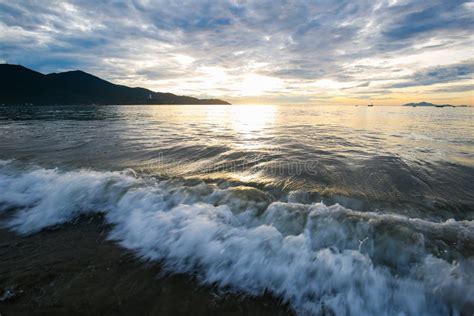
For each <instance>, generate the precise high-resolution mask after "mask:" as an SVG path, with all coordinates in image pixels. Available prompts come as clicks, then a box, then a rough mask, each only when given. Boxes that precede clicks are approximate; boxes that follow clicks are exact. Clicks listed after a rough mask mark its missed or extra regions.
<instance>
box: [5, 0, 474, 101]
mask: <svg viewBox="0 0 474 316" xmlns="http://www.w3.org/2000/svg"><path fill="white" fill-rule="evenodd" d="M0 62H8V63H13V64H22V65H24V66H26V67H30V68H32V69H35V70H37V71H40V72H43V73H50V72H60V71H67V70H75V69H81V70H84V71H86V72H89V73H92V74H94V75H96V76H99V77H101V78H103V79H106V80H109V81H112V82H114V83H117V84H124V85H128V86H140V87H145V88H148V89H151V90H154V91H160V92H172V93H176V94H180V95H189V96H195V97H216V98H221V99H225V100H227V101H230V102H232V103H262V104H297V103H298V104H317V105H324V104H367V103H374V104H377V105H396V104H403V103H406V102H419V101H429V102H433V103H451V104H457V105H459V104H468V105H474V1H458V0H439V1H438V0H432V1H430V0H424V1H423V0H422V1H415V0H360V1H355V0H348V1H346V0H339V1H338V0H312V1H306V0H301V1H280V0H256V1H240V0H229V1H219V0H194V1H180V0H175V1H151V0H135V1H96V0H78V1H54V0H43V1H41V0H38V1H33V0H31V1H27V0H23V1H11V0H0Z"/></svg>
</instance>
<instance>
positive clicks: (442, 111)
mask: <svg viewBox="0 0 474 316" xmlns="http://www.w3.org/2000/svg"><path fill="white" fill-rule="evenodd" d="M0 215H1V220H2V222H1V224H2V229H3V230H7V231H9V232H10V233H13V234H14V235H15V236H17V238H19V239H18V240H20V241H21V242H22V243H23V244H25V243H26V244H27V243H28V240H29V239H28V238H29V237H31V236H36V237H34V238H47V236H49V235H48V234H52V233H54V234H55V235H54V236H56V237H55V239H54V242H55V243H61V242H62V240H63V239H62V237H61V236H62V234H66V233H67V231H68V230H71V229H74V226H75V225H76V224H77V225H81V226H80V227H81V228H80V229H81V230H87V225H89V224H88V222H87V221H86V222H85V224H84V218H91V217H94V218H99V219H95V220H94V221H97V220H98V221H100V223H101V224H100V225H102V226H103V227H104V238H105V239H107V240H108V241H109V242H112V243H114V244H116V245H117V246H118V247H119V248H120V249H123V251H124V252H130V253H132V254H133V257H134V260H136V261H137V262H139V264H141V265H143V266H144V269H146V265H148V264H150V263H156V264H160V265H161V267H162V269H163V271H164V272H163V273H165V274H167V275H174V274H176V275H184V276H189V278H192V279H193V280H196V282H197V284H199V286H201V285H202V286H210V287H212V288H213V289H214V291H216V293H230V294H229V295H241V296H244V297H252V298H256V299H257V300H258V298H259V297H263V296H267V295H270V296H271V297H273V298H275V299H276V300H277V301H278V302H280V303H281V304H284V305H285V306H288V309H289V310H288V312H289V313H294V314H296V315H472V313H473V312H474V108H471V107H465V108H433V107H403V106H375V107H367V106H357V107H356V106H309V105H306V106H303V105H294V106H293V105H155V106H150V105H130V106H41V107H40V106H2V107H0ZM90 225H93V224H90ZM42 236H43V237H42ZM78 236H81V235H80V232H79V234H78ZM15 238H16V237H15ZM25 238H26V239H25ZM79 239H80V237H79ZM44 240H46V239H44ZM47 240H48V242H51V241H49V240H50V239H47ZM0 241H1V240H0ZM44 243H46V241H43V242H40V243H39V244H44ZM2 245H4V246H2V247H7V249H9V248H8V247H9V245H6V246H5V243H3V244H2ZM0 246H1V245H0ZM0 248H1V247H0ZM79 248H80V243H79ZM15 249H16V248H15ZM12 251H13V250H10V254H11V252H12ZM31 251H32V252H34V251H35V250H34V249H33V248H32V249H31ZM71 251H75V250H73V249H72V250H71ZM5 254H6V252H5ZM19 256H20V255H10V256H9V257H8V260H7V259H6V257H4V259H2V265H3V267H4V271H6V270H8V269H10V272H9V274H8V275H6V274H5V273H3V274H2V275H1V276H2V277H3V280H4V282H5V283H8V282H7V281H8V280H10V279H11V278H14V277H15V275H14V274H15V273H16V272H15V271H16V270H15V264H16V263H17V262H16V260H20V259H19V258H18V257H19ZM41 256H42V255H41V254H40V253H38V254H37V255H36V257H35V258H36V259H35V260H41ZM49 256H53V257H54V252H51V253H50V254H49ZM96 256H97V257H100V256H101V253H100V252H98V253H96ZM61 258H67V256H66V257H64V256H63V257H61ZM91 260H93V259H91ZM53 262H54V265H55V266H67V265H68V263H67V262H66V259H61V260H59V259H57V260H55V261H53ZM18 273H22V272H21V271H18ZM58 273H59V272H58ZM78 277H80V276H78ZM8 278H10V279H8ZM15 280H16V281H17V283H18V284H17V288H21V280H20V281H18V279H15ZM141 282H150V283H153V282H159V280H156V279H155V278H153V277H150V278H149V280H144V281H143V280H142V281H141ZM15 284H16V283H15ZM4 286H6V285H4ZM23 290H24V291H26V290H25V289H23ZM12 291H13V290H12ZM222 295H227V294H222ZM45 297H46V298H45ZM43 298H44V299H47V295H46V296H43ZM20 299H21V297H20Z"/></svg>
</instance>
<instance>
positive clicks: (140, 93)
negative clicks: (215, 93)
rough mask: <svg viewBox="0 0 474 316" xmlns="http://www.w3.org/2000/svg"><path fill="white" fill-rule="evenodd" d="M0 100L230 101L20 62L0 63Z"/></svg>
mask: <svg viewBox="0 0 474 316" xmlns="http://www.w3.org/2000/svg"><path fill="white" fill-rule="evenodd" d="M0 104H4V105H10V104H16V105H18V104H26V105H30V104H34V105H80V104H97V105H108V104H117V105H119V104H230V103H228V102H226V101H222V100H218V99H197V98H193V97H187V96H180V95H175V94H172V93H162V92H154V91H151V90H148V89H145V88H130V87H127V86H122V85H116V84H113V83H111V82H108V81H106V80H103V79H100V78H98V77H96V76H93V75H91V74H88V73H86V72H84V71H81V70H76V71H67V72H61V73H51V74H48V75H44V74H42V73H39V72H36V71H34V70H31V69H28V68H26V67H23V66H20V65H11V64H1V65H0Z"/></svg>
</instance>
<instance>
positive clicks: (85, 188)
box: [0, 161, 474, 315]
mask: <svg viewBox="0 0 474 316" xmlns="http://www.w3.org/2000/svg"><path fill="white" fill-rule="evenodd" d="M0 212H3V213H7V212H9V213H11V214H9V215H10V216H7V218H8V219H7V220H5V222H4V225H6V226H7V227H8V228H10V229H12V230H14V231H15V232H17V233H19V234H32V233H36V232H39V231H40V230H42V229H44V228H46V227H52V226H55V225H60V224H63V223H67V222H71V221H72V220H74V219H76V218H77V217H79V216H81V215H86V214H93V213H103V214H104V216H105V220H106V221H107V222H108V223H110V224H112V229H111V231H110V234H109V238H110V239H112V240H116V241H118V242H119V243H120V244H121V245H122V246H123V247H125V248H127V249H131V250H133V251H135V252H136V254H137V256H139V257H140V258H142V259H144V260H159V261H161V262H163V264H164V266H165V268H166V270H167V271H169V272H181V273H191V274H193V275H195V276H197V277H198V278H199V280H200V281H201V282H203V283H206V284H216V285H218V286H219V287H220V288H221V289H225V290H232V291H240V292H243V293H246V294H248V295H255V296H258V295H261V294H263V293H265V292H270V293H272V295H274V296H276V297H279V298H281V299H282V300H283V301H284V302H286V303H288V304H289V305H290V306H291V307H292V308H293V309H294V310H295V311H296V312H297V313H299V314H316V315H317V314H324V315H328V314H329V315H330V314H336V315H447V314H452V315H456V314H460V313H461V312H465V311H470V310H472V309H473V305H474V302H473V300H474V257H473V252H474V251H473V246H472V245H474V223H473V222H472V221H455V220H448V221H445V222H433V221H429V220H426V219H416V218H408V217H404V216H400V215H396V214H384V213H373V212H356V211H352V210H350V209H347V208H344V207H342V206H340V205H338V204H336V205H332V206H327V205H324V204H322V203H317V204H299V203H287V202H286V203H285V202H281V201H275V200H274V198H273V197H272V196H271V195H269V194H268V193H266V192H264V191H261V190H258V189H255V188H252V187H245V186H239V187H227V188H220V187H217V186H214V185H211V184H206V183H202V182H196V181H194V182H186V181H184V180H176V179H173V180H162V181H159V180H156V179H154V178H147V177H137V176H136V175H135V173H134V172H133V171H131V170H126V171H123V172H97V171H90V170H76V171H60V170H57V169H42V168H30V167H29V168H26V169H25V168H20V167H19V166H17V165H16V164H15V163H11V162H6V161H3V162H1V163H0Z"/></svg>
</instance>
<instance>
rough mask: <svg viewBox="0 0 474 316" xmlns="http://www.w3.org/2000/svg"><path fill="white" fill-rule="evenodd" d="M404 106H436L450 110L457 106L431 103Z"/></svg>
mask: <svg viewBox="0 0 474 316" xmlns="http://www.w3.org/2000/svg"><path fill="white" fill-rule="evenodd" d="M403 106H413V107H415V106H434V107H437V108H444V107H449V108H454V107H456V106H454V105H451V104H433V103H429V102H418V103H406V104H404V105H403ZM459 106H460V107H464V106H465V105H459Z"/></svg>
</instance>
